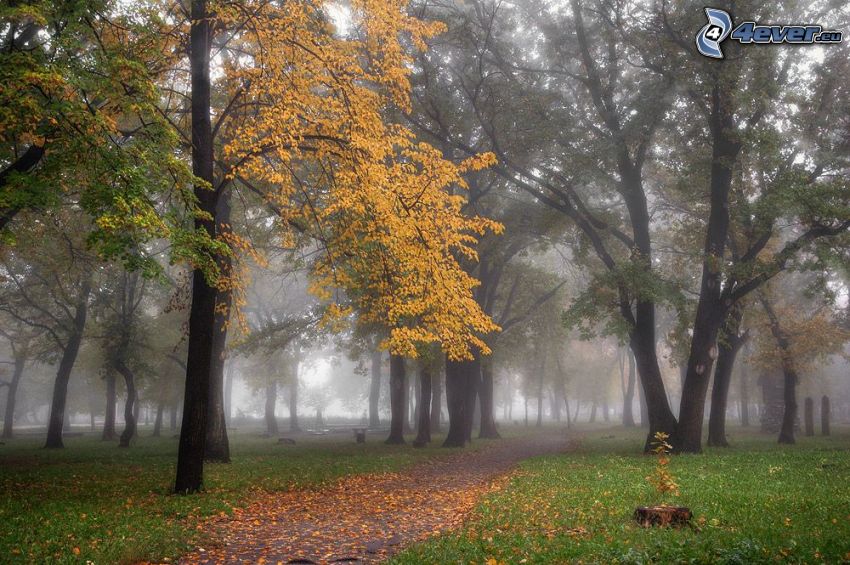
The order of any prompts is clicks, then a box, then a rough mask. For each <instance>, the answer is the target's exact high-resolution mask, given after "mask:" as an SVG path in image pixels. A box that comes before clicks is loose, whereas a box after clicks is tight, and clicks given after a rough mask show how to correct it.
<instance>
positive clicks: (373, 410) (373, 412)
mask: <svg viewBox="0 0 850 565" xmlns="http://www.w3.org/2000/svg"><path fill="white" fill-rule="evenodd" d="M381 358H382V355H381V351H380V350H379V349H375V350H373V351H372V378H371V380H370V382H369V427H370V428H378V427H380V426H381V415H380V413H379V411H378V407H379V406H380V402H381Z"/></svg>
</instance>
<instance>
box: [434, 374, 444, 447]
mask: <svg viewBox="0 0 850 565" xmlns="http://www.w3.org/2000/svg"><path fill="white" fill-rule="evenodd" d="M442 406H443V375H442V374H441V373H440V372H438V373H436V374H434V375H431V433H432V434H438V433H440V428H441V427H442V425H441V422H440V415H441V414H442V412H443V411H442Z"/></svg>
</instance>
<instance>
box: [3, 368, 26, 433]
mask: <svg viewBox="0 0 850 565" xmlns="http://www.w3.org/2000/svg"><path fill="white" fill-rule="evenodd" d="M26 362H27V355H26V354H25V353H24V352H19V353H18V354H16V355H15V369H14V371H13V372H12V380H10V381H9V388H8V390H7V392H6V412H5V414H4V417H3V439H12V435H13V431H12V429H13V428H14V426H15V399H16V398H17V395H18V385H19V384H20V382H21V377H22V376H23V374H24V365H26Z"/></svg>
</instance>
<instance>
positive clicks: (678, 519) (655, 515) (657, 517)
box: [634, 506, 692, 528]
mask: <svg viewBox="0 0 850 565" xmlns="http://www.w3.org/2000/svg"><path fill="white" fill-rule="evenodd" d="M691 517H692V514H691V511H690V509H689V508H685V507H684V506H638V507H637V508H635V513H634V519H635V521H636V522H637V523H638V524H640V525H641V526H643V527H644V528H650V527H654V526H672V527H674V528H681V527H683V526H688V525H690V523H691Z"/></svg>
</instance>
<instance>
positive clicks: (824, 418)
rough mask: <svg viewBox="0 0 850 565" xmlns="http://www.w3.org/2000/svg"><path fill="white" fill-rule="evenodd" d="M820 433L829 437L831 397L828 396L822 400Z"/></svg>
mask: <svg viewBox="0 0 850 565" xmlns="http://www.w3.org/2000/svg"><path fill="white" fill-rule="evenodd" d="M820 432H821V435H825V436H828V435H829V397H828V396H826V395H824V396H823V397H822V398H821V399H820Z"/></svg>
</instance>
